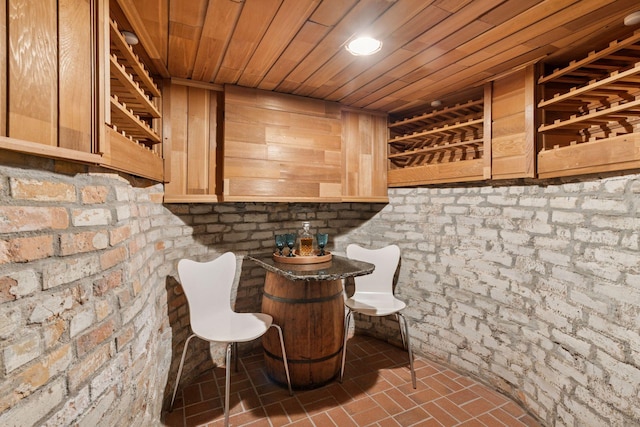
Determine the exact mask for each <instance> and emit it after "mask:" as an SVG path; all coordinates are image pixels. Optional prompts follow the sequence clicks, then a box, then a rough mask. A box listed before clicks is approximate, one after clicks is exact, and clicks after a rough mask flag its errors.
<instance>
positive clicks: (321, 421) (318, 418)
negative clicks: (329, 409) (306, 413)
mask: <svg viewBox="0 0 640 427" xmlns="http://www.w3.org/2000/svg"><path fill="white" fill-rule="evenodd" d="M310 418H311V422H312V423H313V425H316V426H323V427H324V426H327V427H328V426H335V425H336V424H335V423H334V422H333V420H332V419H331V417H329V415H328V414H327V413H326V412H320V413H319V414H316V415H312V416H311V417H310Z"/></svg>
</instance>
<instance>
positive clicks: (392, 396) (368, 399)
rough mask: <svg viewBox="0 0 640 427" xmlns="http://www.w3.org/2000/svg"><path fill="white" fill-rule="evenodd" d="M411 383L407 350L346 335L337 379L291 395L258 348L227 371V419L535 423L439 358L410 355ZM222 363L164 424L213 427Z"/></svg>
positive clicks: (303, 423)
mask: <svg viewBox="0 0 640 427" xmlns="http://www.w3.org/2000/svg"><path fill="white" fill-rule="evenodd" d="M414 362H415V368H416V377H417V379H418V384H417V389H414V388H413V387H412V385H411V372H410V370H409V364H408V359H407V352H406V351H404V350H403V349H401V348H397V347H394V346H392V345H391V344H389V343H387V342H384V341H380V340H376V339H374V338H370V337H364V336H356V337H352V338H351V339H350V340H349V344H348V353H347V370H346V371H345V377H344V382H342V383H340V382H338V381H332V382H330V383H329V384H327V385H325V386H323V387H320V388H318V389H315V390H303V391H300V390H296V391H295V393H294V396H290V395H289V392H288V390H287V388H286V386H285V387H283V386H282V385H278V384H275V383H273V382H272V381H271V380H270V379H269V377H268V376H267V374H266V371H265V369H264V356H263V355H262V353H261V352H259V351H257V352H256V353H255V354H254V353H251V354H247V355H243V356H242V357H241V358H240V360H239V364H238V368H239V369H238V372H235V371H233V370H232V375H231V393H230V400H231V409H230V421H231V425H233V426H234V427H235V426H244V427H267V426H268V427H285V426H286V427H292V426H296V427H319V426H320V427H325V426H327V427H331V426H340V427H361V426H377V427H397V426H402V427H405V426H411V427H448V426H463V425H464V426H468V427H473V426H490V427H498V426H500V427H503V426H508V427H511V426H521V427H527V426H528V427H539V424H538V423H537V422H536V420H535V419H534V418H533V417H531V416H530V415H528V414H527V412H526V411H524V410H523V409H522V408H521V407H520V406H518V405H517V404H516V403H515V402H514V401H512V400H510V399H508V398H507V397H505V396H504V395H502V394H500V393H499V392H498V391H496V390H492V389H491V388H489V387H486V386H484V385H482V384H480V383H477V382H476V381H475V380H473V379H472V378H470V377H465V376H461V375H460V374H458V373H457V372H455V371H453V370H451V369H448V368H446V367H445V366H443V365H440V364H439V363H436V362H433V361H430V360H427V359H424V358H422V357H418V356H416V357H415V360H414ZM224 380H225V369H224V368H223V367H214V368H212V369H211V370H209V371H207V372H205V373H204V374H202V375H200V376H199V377H198V378H196V379H195V380H193V381H189V382H188V383H187V384H185V385H183V386H182V387H181V388H180V389H179V390H178V394H177V395H176V401H175V404H174V410H173V412H168V413H165V414H164V419H163V423H164V425H165V426H167V427H191V426H194V427H195V426H199V427H221V426H222V425H223V421H224V416H223V415H224V414H223V408H222V405H223V397H224Z"/></svg>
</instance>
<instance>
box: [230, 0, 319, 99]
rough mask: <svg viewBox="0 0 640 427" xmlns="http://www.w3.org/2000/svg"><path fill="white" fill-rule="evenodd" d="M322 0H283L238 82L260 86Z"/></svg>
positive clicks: (247, 85)
mask: <svg viewBox="0 0 640 427" xmlns="http://www.w3.org/2000/svg"><path fill="white" fill-rule="evenodd" d="M318 3H320V0H283V1H282V5H281V6H280V8H279V9H278V11H277V13H276V15H275V16H274V18H273V20H271V24H270V25H269V28H268V29H267V31H266V33H265V34H264V37H262V39H261V40H260V42H259V43H258V46H257V47H256V49H255V52H254V53H253V55H251V58H250V59H249V61H248V62H247V64H246V67H245V69H244V72H243V73H242V76H241V77H240V79H238V84H239V85H241V86H246V87H255V86H257V85H258V84H259V83H260V82H261V81H262V79H263V78H264V76H265V74H266V73H267V72H268V71H269V70H270V69H271V66H272V65H273V64H274V63H275V61H276V60H277V59H278V57H279V56H280V54H281V53H282V52H283V51H284V49H285V48H286V47H287V40H291V38H293V37H294V36H295V34H296V33H297V32H298V31H299V30H300V28H301V27H302V25H303V24H304V23H305V22H306V21H307V18H309V15H310V14H311V13H312V12H313V11H314V10H315V8H316V7H317V6H318Z"/></svg>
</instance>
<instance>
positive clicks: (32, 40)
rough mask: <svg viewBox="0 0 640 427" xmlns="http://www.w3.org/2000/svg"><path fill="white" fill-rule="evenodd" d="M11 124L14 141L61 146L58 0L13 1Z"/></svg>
mask: <svg viewBox="0 0 640 427" xmlns="http://www.w3.org/2000/svg"><path fill="white" fill-rule="evenodd" d="M8 4H9V6H8V14H9V29H8V30H9V31H8V37H9V64H8V66H9V68H8V77H9V82H8V86H9V90H8V93H9V100H8V101H9V124H8V135H7V136H9V137H11V138H16V139H22V140H26V141H33V142H38V143H42V144H46V145H53V146H56V145H58V132H57V122H58V72H57V70H58V58H57V37H58V36H57V7H56V6H57V2H56V0H40V1H36V2H34V1H31V0H10V1H9V3H8Z"/></svg>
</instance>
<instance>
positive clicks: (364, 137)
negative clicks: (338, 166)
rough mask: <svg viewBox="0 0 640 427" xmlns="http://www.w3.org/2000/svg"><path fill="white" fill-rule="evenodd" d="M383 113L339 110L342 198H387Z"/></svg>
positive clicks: (378, 200) (381, 200)
mask: <svg viewBox="0 0 640 427" xmlns="http://www.w3.org/2000/svg"><path fill="white" fill-rule="evenodd" d="M387 135H388V131H387V115H386V114H377V113H372V112H367V111H360V110H350V109H343V110H342V153H343V156H342V170H343V172H342V201H345V202H388V201H389V195H388V192H387V168H386V164H387V159H386V157H387V152H386V141H387Z"/></svg>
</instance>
